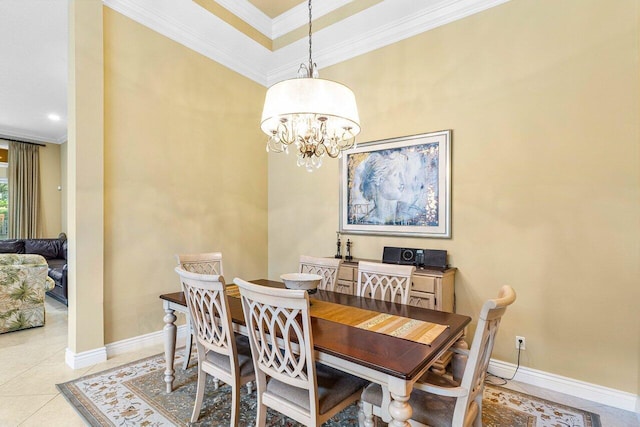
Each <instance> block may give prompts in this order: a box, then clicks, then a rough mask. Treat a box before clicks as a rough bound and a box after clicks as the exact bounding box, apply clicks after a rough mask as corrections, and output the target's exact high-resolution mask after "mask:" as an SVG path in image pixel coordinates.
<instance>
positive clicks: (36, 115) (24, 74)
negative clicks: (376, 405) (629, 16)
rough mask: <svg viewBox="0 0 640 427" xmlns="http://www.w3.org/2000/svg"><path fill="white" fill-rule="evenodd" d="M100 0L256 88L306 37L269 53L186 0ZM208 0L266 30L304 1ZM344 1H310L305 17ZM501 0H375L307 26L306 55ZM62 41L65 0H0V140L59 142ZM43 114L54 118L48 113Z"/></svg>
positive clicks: (290, 63) (63, 128) (301, 17)
mask: <svg viewBox="0 0 640 427" xmlns="http://www.w3.org/2000/svg"><path fill="white" fill-rule="evenodd" d="M102 1H103V3H104V4H105V5H106V6H107V7H109V8H111V9H113V10H116V11H118V12H120V13H122V14H123V15H125V16H127V17H129V18H131V19H133V20H135V21H137V22H139V23H140V24H142V25H145V26H147V27H149V28H151V29H153V30H154V31H157V32H158V33H160V34H163V35H164V36H166V37H168V38H170V39H173V40H175V41H177V42H179V43H181V44H183V45H185V46H186V47H188V48H190V49H193V50H194V51H197V52H199V53H201V54H202V55H204V56H207V57H209V58H211V59H212V60H214V61H216V62H219V63H221V64H222V65H225V66H227V67H229V68H230V69H232V70H234V71H236V72H238V73H240V74H242V75H244V76H246V77H248V78H250V79H252V80H254V81H256V82H258V83H260V84H262V85H265V86H269V85H271V84H274V83H276V82H278V81H280V80H283V79H286V78H292V77H294V76H295V72H296V70H297V69H298V65H299V63H300V62H302V61H306V57H307V54H308V51H307V50H308V44H307V43H308V40H306V38H302V39H300V40H298V41H295V42H293V43H290V44H288V45H287V46H284V47H282V48H280V49H278V50H276V51H273V52H272V51H270V50H268V49H266V48H265V47H264V46H262V45H260V44H259V43H257V42H255V41H254V40H252V39H251V38H250V37H247V36H246V35H245V34H243V33H241V32H240V31H238V30H236V29H235V28H233V27H232V26H231V25H229V24H227V23H226V22H225V21H223V20H222V19H220V18H218V17H217V16H215V15H213V14H212V13H210V12H208V11H207V10H205V9H203V8H201V7H200V6H198V5H197V4H196V3H195V2H193V1H192V0H102ZM211 1H216V2H217V3H219V4H220V5H221V6H223V7H224V8H226V9H227V10H229V11H230V12H231V13H233V14H235V15H236V16H238V17H240V18H241V19H242V20H244V21H245V22H247V23H248V24H250V25H251V26H253V27H254V28H256V29H257V30H258V31H260V32H262V33H263V34H266V35H268V36H270V37H271V38H275V37H278V36H280V35H282V34H286V33H287V32H289V31H293V30H294V29H295V28H297V27H299V26H300V25H301V23H303V24H302V25H304V24H306V20H307V13H308V11H307V2H306V1H300V0H297V1H295V0H286V1H283V0H280V2H278V7H275V8H274V5H273V0H211ZM351 1H352V0H321V1H316V3H318V5H317V6H316V4H315V3H314V11H315V12H314V19H315V18H318V17H320V16H322V15H324V14H327V13H330V12H331V11H333V10H336V9H338V8H341V7H342V6H344V5H346V4H348V3H350V2H351ZM506 1H508V0H420V1H418V0H383V1H381V2H378V3H374V5H373V6H371V7H368V8H366V9H364V10H362V11H360V12H359V13H356V14H355V15H350V16H346V17H344V18H342V19H341V20H339V21H338V22H335V23H334V24H332V25H330V26H329V27H325V28H322V29H320V30H318V31H314V33H313V46H314V50H313V57H314V62H317V63H318V65H319V66H320V69H321V70H322V68H323V67H328V66H330V65H333V64H336V63H339V62H341V61H345V60H347V59H349V58H353V57H354V56H357V55H361V54H363V53H366V52H369V51H372V50H374V49H378V48H380V47H383V46H386V45H388V44H391V43H395V42H397V41H399V40H402V39H404V38H407V37H411V36H413V35H416V34H419V33H421V32H424V31H427V30H429V29H431V28H435V27H438V26H440V25H444V24H447V23H449V22H453V21H455V20H458V19H462V18H464V17H466V16H469V15H472V14H474V13H478V12H481V11H483V10H485V9H488V8H491V7H494V6H497V5H499V4H502V3H504V2H506ZM283 9H286V10H285V11H283ZM276 13H279V15H277V16H275V17H272V16H273V15H274V14H276ZM67 44H68V0H0V60H1V62H2V66H0V138H2V137H3V136H4V137H6V138H15V139H19V140H26V141H39V142H52V143H63V142H65V141H66V139H67V49H68V46H67ZM238 52H242V54H241V55H238ZM321 73H322V71H321ZM51 113H54V114H57V115H59V116H60V117H61V120H60V121H59V122H52V121H51V120H49V119H48V118H47V116H48V115H49V114H51Z"/></svg>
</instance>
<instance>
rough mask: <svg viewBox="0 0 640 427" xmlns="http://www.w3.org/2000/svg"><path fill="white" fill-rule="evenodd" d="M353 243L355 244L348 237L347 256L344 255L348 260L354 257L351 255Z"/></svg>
mask: <svg viewBox="0 0 640 427" xmlns="http://www.w3.org/2000/svg"><path fill="white" fill-rule="evenodd" d="M351 245H353V242H351V240H349V239H347V256H345V257H344V259H345V260H347V261H351V260H352V259H353V257H352V256H351Z"/></svg>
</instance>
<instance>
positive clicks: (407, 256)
mask: <svg viewBox="0 0 640 427" xmlns="http://www.w3.org/2000/svg"><path fill="white" fill-rule="evenodd" d="M423 259H424V251H423V250H422V249H411V248H394V247H391V246H385V247H384V250H383V252H382V262H384V263H387V264H405V265H422V264H421V261H422V260H423Z"/></svg>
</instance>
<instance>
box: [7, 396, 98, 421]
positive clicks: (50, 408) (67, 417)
mask: <svg viewBox="0 0 640 427" xmlns="http://www.w3.org/2000/svg"><path fill="white" fill-rule="evenodd" d="M85 425H86V423H85V421H84V420H83V419H82V418H81V417H80V415H78V413H77V412H76V411H75V409H73V407H72V406H71V405H70V404H69V402H67V399H65V397H64V396H63V395H61V394H59V395H57V396H56V397H55V398H53V399H51V400H50V401H49V402H47V403H46V404H45V405H44V406H43V407H42V408H40V409H39V410H38V411H37V412H36V413H35V414H33V415H31V416H30V417H29V418H27V419H26V420H25V421H24V422H23V423H22V424H20V427H42V426H47V427H84V426H85Z"/></svg>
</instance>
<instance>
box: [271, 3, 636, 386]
mask: <svg viewBox="0 0 640 427" xmlns="http://www.w3.org/2000/svg"><path fill="white" fill-rule="evenodd" d="M638 34H639V26H638V2H637V1H635V0H620V1H615V2H609V1H603V0H589V1H586V0H565V1H563V2H557V1H552V0H516V1H511V2H508V3H506V4H504V5H501V6H498V7H496V8H493V9H490V10H487V11H485V12H482V13H480V14H477V15H474V16H471V17H468V18H466V19H463V20H461V21H457V22H455V23H452V24H449V25H446V26H444V27H440V28H437V29H435V30H432V31H429V32H427V33H424V34H421V35H418V36H415V37H413V38H410V39H408V40H404V41H401V42H399V43H396V44H394V45H391V46H388V47H385V48H382V49H379V50H376V51H374V52H371V53H368V54H365V55H362V56H359V57H356V58H354V59H352V60H349V61H347V62H344V63H341V64H338V65H336V66H333V67H331V68H328V69H321V76H322V77H324V78H328V79H334V80H338V81H341V82H343V83H345V84H347V85H348V86H350V87H351V88H352V89H353V90H354V92H355V93H356V97H357V100H358V104H359V109H360V117H361V122H362V128H363V131H362V133H361V136H360V137H359V141H360V142H365V141H372V140H378V139H385V138H390V137H396V136H403V135H411V134H417V133H423V132H428V131H436V130H441V129H452V130H453V146H452V148H453V150H452V165H453V177H452V188H453V200H452V215H453V222H452V233H453V238H452V239H447V240H438V239H416V238H392V237H390V238H383V237H373V236H348V237H350V238H351V239H352V240H353V241H354V242H355V243H354V247H353V254H354V255H355V256H356V257H362V258H378V259H379V258H380V257H381V255H382V248H383V246H385V245H390V246H405V247H415V248H432V249H446V250H447V251H448V252H449V255H450V262H451V264H452V265H453V266H455V267H457V268H458V269H459V271H458V274H457V276H456V299H457V308H458V310H457V311H458V312H459V313H465V314H469V315H472V316H474V317H477V313H478V312H479V310H480V307H481V304H482V302H483V301H484V300H486V299H487V298H490V297H493V296H495V295H496V294H497V292H498V289H499V287H500V286H501V285H503V284H510V285H512V286H513V287H514V288H515V289H516V291H517V293H518V300H517V302H516V304H515V306H513V307H512V309H510V310H509V311H508V312H507V315H506V317H505V318H504V321H503V324H502V326H501V330H500V333H499V337H498V342H497V345H496V348H495V351H494V354H493V357H494V358H497V359H500V360H504V361H509V362H512V363H515V361H516V350H515V348H514V339H515V335H516V334H517V335H523V336H525V337H526V339H527V350H526V351H525V352H524V353H523V355H522V364H523V365H524V366H527V367H530V368H533V369H538V370H542V371H546V372H549V373H555V374H558V375H562V376H566V377H569V378H574V379H578V380H583V381H587V382H590V383H595V384H599V385H603V386H608V387H612V388H615V389H619V390H623V391H627V392H632V393H635V394H638V391H639V386H638V378H639V377H640V376H639V366H638V361H639V360H640V342H639V339H640V338H639V337H640V325H639V319H640V316H638V314H637V307H638V301H640V293H639V290H640V286H638V284H639V283H640V263H639V262H638V261H639V259H640V250H639V242H640V224H639V221H638V218H640V152H639V147H640V144H639V141H640V137H639V128H640V110H639V107H638V101H639V99H640V98H639V92H640V87H639V76H640V67H639V64H638V58H639V49H638ZM319 65H320V66H322V64H319ZM268 176H269V276H270V277H271V278H277V277H278V276H279V275H280V274H281V273H284V272H290V271H294V269H295V268H296V265H297V257H298V256H299V255H300V254H301V253H306V254H309V255H331V254H333V253H334V251H335V247H334V242H335V231H336V230H337V229H338V191H339V190H338V187H339V183H338V162H337V161H332V160H326V161H325V164H324V166H322V168H321V169H320V170H318V171H316V172H313V174H309V173H307V172H306V171H305V170H304V169H300V168H297V167H296V166H295V159H294V158H293V156H291V155H289V156H288V157H287V156H284V155H278V154H271V155H269V175H268ZM469 336H471V335H469Z"/></svg>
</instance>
